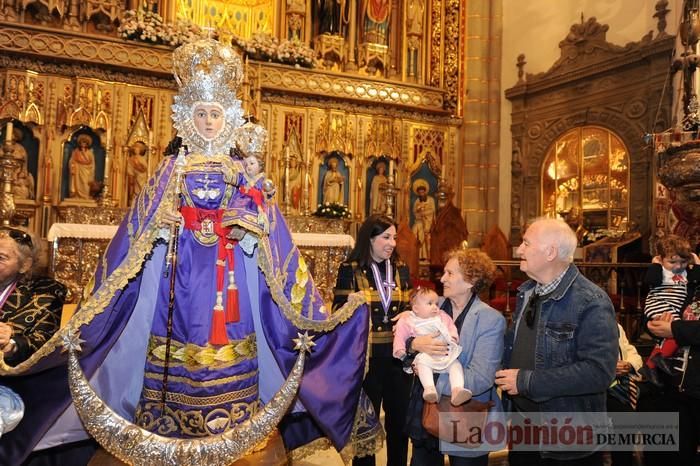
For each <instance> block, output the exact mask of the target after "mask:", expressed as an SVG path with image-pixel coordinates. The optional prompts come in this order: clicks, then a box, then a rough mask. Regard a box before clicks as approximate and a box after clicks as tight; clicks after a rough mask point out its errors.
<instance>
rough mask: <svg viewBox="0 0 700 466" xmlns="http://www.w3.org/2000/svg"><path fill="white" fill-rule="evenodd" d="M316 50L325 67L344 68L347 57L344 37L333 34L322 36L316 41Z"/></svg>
mask: <svg viewBox="0 0 700 466" xmlns="http://www.w3.org/2000/svg"><path fill="white" fill-rule="evenodd" d="M314 42H315V43H314V50H316V53H317V54H318V56H319V57H320V58H321V60H323V66H325V67H326V68H329V69H330V68H333V65H336V64H337V65H338V67H340V68H342V65H343V57H344V56H345V39H344V38H343V36H334V35H331V34H321V35H320V36H318V37H316V40H315V41H314Z"/></svg>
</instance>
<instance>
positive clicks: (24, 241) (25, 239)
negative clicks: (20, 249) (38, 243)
mask: <svg viewBox="0 0 700 466" xmlns="http://www.w3.org/2000/svg"><path fill="white" fill-rule="evenodd" d="M0 232H5V233H7V236H9V237H10V238H12V239H13V240H15V242H16V243H17V244H21V245H24V246H27V247H30V248H32V247H34V244H33V243H32V237H31V236H30V235H29V233H27V232H26V231H22V230H18V229H17V228H11V227H0Z"/></svg>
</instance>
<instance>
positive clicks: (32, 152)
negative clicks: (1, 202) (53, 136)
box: [0, 120, 39, 200]
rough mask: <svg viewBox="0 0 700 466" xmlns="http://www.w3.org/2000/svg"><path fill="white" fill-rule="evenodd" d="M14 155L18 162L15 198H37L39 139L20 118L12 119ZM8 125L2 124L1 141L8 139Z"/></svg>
mask: <svg viewBox="0 0 700 466" xmlns="http://www.w3.org/2000/svg"><path fill="white" fill-rule="evenodd" d="M12 123H13V125H12V135H11V136H12V151H13V152H12V155H13V157H14V159H15V162H16V167H17V168H16V171H15V175H14V177H13V183H14V184H13V186H12V192H13V194H14V198H15V200H20V199H29V200H32V199H36V187H37V186H36V185H37V183H36V181H37V179H38V173H39V140H38V139H36V138H35V137H34V134H33V133H32V130H31V129H30V128H29V127H28V126H25V125H24V124H23V123H22V122H20V121H18V120H14V121H12ZM7 128H8V126H7V125H2V133H1V138H0V141H6V140H7V137H8V135H7Z"/></svg>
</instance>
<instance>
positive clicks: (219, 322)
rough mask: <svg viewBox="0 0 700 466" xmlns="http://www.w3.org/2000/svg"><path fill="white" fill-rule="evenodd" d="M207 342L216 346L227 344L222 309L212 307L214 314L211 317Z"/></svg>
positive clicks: (224, 318) (224, 317)
mask: <svg viewBox="0 0 700 466" xmlns="http://www.w3.org/2000/svg"><path fill="white" fill-rule="evenodd" d="M209 343H211V344H212V345H218V346H221V345H226V344H228V336H227V335H226V316H225V315H224V310H223V309H214V314H213V315H212V317H211V331H210V333H209Z"/></svg>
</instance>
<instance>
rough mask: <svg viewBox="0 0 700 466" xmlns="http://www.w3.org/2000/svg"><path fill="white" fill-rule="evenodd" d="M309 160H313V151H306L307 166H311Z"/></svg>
mask: <svg viewBox="0 0 700 466" xmlns="http://www.w3.org/2000/svg"><path fill="white" fill-rule="evenodd" d="M309 160H311V149H306V160H305V162H306V164H307V165H308V164H309Z"/></svg>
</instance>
